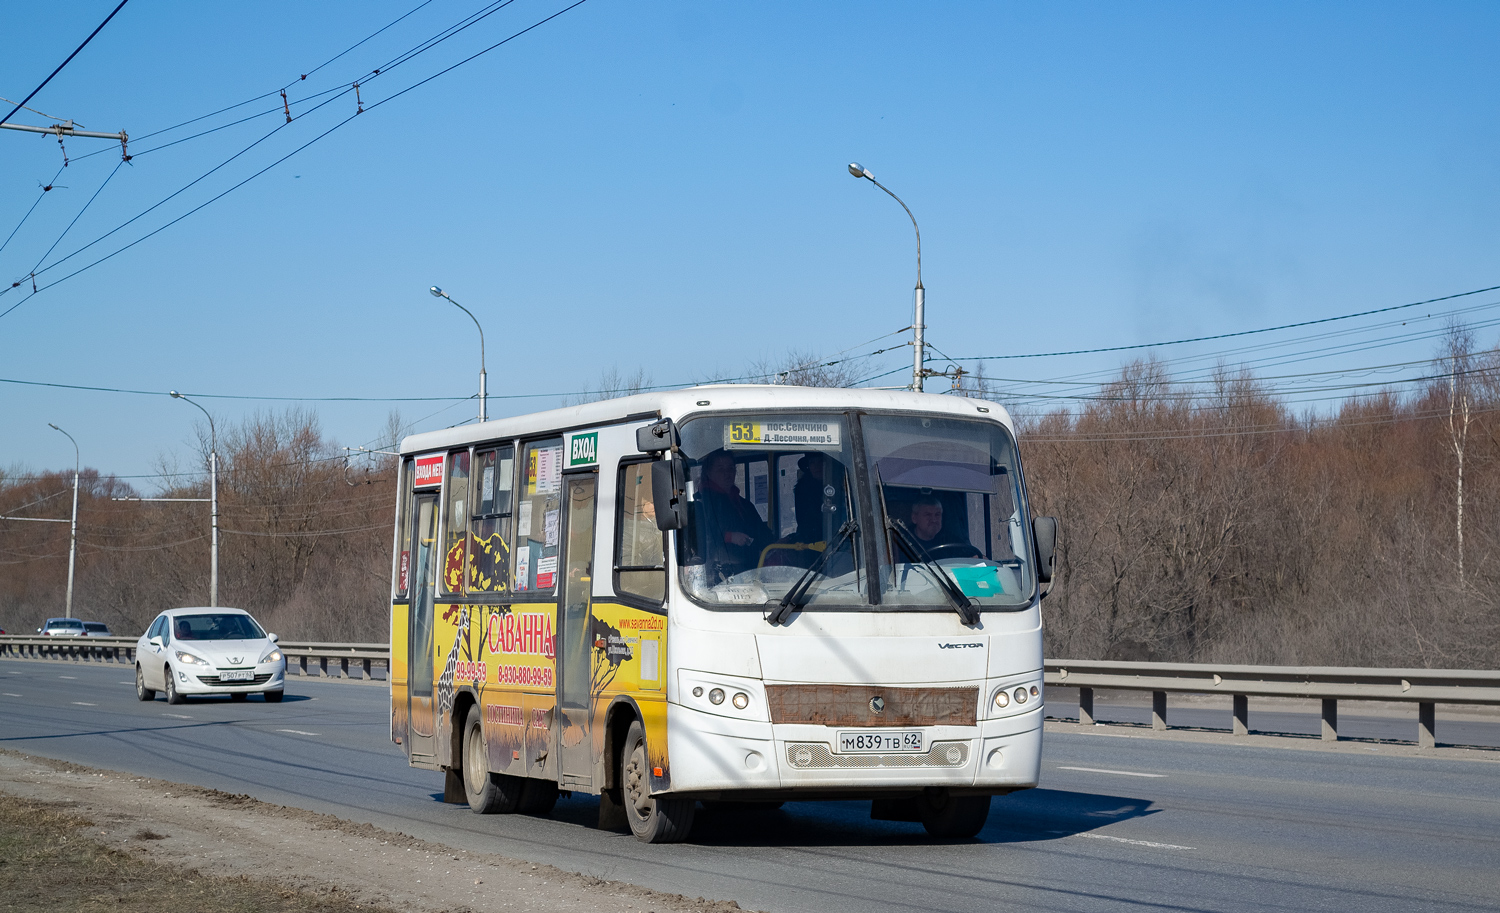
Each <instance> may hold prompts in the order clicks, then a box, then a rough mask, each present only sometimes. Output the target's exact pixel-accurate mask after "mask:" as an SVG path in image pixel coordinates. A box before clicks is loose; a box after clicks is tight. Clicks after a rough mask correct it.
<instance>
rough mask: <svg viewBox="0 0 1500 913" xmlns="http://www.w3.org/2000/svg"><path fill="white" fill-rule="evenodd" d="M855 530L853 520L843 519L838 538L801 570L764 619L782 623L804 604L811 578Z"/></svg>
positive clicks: (816, 575) (857, 530)
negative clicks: (800, 574)
mask: <svg viewBox="0 0 1500 913" xmlns="http://www.w3.org/2000/svg"><path fill="white" fill-rule="evenodd" d="M857 532H859V524H857V523H855V522H854V521H853V520H845V521H844V525H843V526H841V527H839V537H838V539H836V540H835V541H834V543H833V544H832V545H830V546H829V547H828V548H825V549H824V550H823V554H821V555H819V556H818V560H817V561H814V562H813V563H812V565H811V566H810V567H809V568H808V569H807V570H805V571H803V572H802V576H801V577H798V578H797V582H796V583H794V584H792V588H791V589H789V590H787V591H786V595H785V596H783V597H781V602H780V603H779V604H778V605H777V606H776V608H774V609H772V610H771V614H770V615H767V616H766V621H768V622H770V623H771V624H773V625H779V624H783V623H785V622H786V620H787V619H788V618H790V617H791V615H792V612H793V611H795V610H797V609H800V608H802V607H803V606H804V605H806V604H807V599H806V596H807V591H808V590H809V589H811V588H812V583H813V580H814V579H815V578H816V577H818V576H820V575H821V574H822V572H823V566H824V565H826V564H827V563H828V560H829V559H830V558H832V557H833V553H834V552H837V551H838V550H839V549H841V548H843V547H844V543H845V542H848V541H849V539H850V537H851V536H853V535H854V534H855V533H857Z"/></svg>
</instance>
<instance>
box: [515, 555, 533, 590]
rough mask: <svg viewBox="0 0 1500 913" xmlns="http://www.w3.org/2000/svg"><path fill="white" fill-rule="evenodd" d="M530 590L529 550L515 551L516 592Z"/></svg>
mask: <svg viewBox="0 0 1500 913" xmlns="http://www.w3.org/2000/svg"><path fill="white" fill-rule="evenodd" d="M529 589H531V549H530V548H527V547H526V546H524V545H523V546H521V547H520V548H518V549H516V592H520V591H522V590H529Z"/></svg>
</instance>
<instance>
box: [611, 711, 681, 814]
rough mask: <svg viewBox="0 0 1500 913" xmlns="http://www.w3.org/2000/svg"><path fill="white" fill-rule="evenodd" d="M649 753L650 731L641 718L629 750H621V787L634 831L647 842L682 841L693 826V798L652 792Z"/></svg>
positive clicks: (629, 737) (633, 729)
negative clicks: (652, 793)
mask: <svg viewBox="0 0 1500 913" xmlns="http://www.w3.org/2000/svg"><path fill="white" fill-rule="evenodd" d="M649 765H650V761H649V759H648V755H647V753H646V730H645V728H644V727H643V726H641V722H640V720H636V721H635V722H633V723H631V724H630V731H629V732H628V733H626V735H625V749H624V751H621V752H620V790H621V792H622V793H623V798H624V800H625V803H624V804H625V820H626V821H627V822H628V823H629V824H630V832H631V833H632V834H634V835H635V837H636V839H637V840H641V841H643V842H645V843H679V842H681V841H683V840H686V839H687V836H688V833H689V832H690V831H692V829H693V813H694V812H695V811H696V810H697V808H698V803H697V802H696V801H695V800H693V799H679V798H675V797H670V796H662V797H659V798H657V797H653V796H652V795H651V769H650V766H649Z"/></svg>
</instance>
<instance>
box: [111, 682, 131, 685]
mask: <svg viewBox="0 0 1500 913" xmlns="http://www.w3.org/2000/svg"><path fill="white" fill-rule="evenodd" d="M115 684H116V685H134V684H135V682H115Z"/></svg>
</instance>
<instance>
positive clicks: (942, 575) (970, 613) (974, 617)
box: [886, 520, 979, 625]
mask: <svg viewBox="0 0 1500 913" xmlns="http://www.w3.org/2000/svg"><path fill="white" fill-rule="evenodd" d="M886 525H887V526H888V527H890V530H891V532H893V533H895V534H896V541H897V542H900V543H901V548H902V549H903V550H904V551H905V552H906V553H907V555H909V556H910V557H912V558H915V559H916V560H918V561H920V562H921V563H922V564H923V565H924V566H925V567H926V568H927V570H929V571H931V572H932V574H933V576H935V577H936V578H937V582H938V586H940V587H942V590H943V593H944V594H945V595H947V597H948V601H949V602H951V603H953V608H955V609H957V610H958V617H959V618H961V619H963V622H964V624H966V625H976V624H979V611H978V610H977V609H975V608H974V602H973V600H971V599H969V597H968V596H965V595H964V591H963V590H961V589H959V588H958V584H956V583H954V582H953V578H952V577H950V576H948V572H947V571H945V570H943V566H942V565H940V564H938V563H937V562H936V561H934V560H932V555H931V554H929V553H928V551H927V549H925V548H923V547H922V543H921V542H919V541H917V538H916V537H915V536H913V535H912V534H911V531H910V530H908V529H907V528H906V524H905V523H902V522H901V521H900V520H886Z"/></svg>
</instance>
